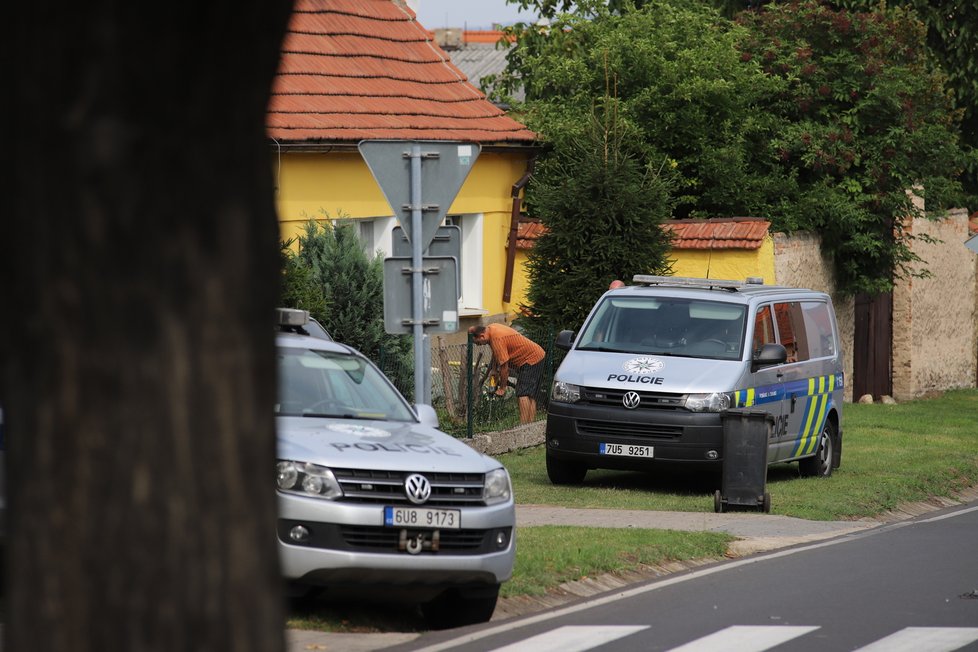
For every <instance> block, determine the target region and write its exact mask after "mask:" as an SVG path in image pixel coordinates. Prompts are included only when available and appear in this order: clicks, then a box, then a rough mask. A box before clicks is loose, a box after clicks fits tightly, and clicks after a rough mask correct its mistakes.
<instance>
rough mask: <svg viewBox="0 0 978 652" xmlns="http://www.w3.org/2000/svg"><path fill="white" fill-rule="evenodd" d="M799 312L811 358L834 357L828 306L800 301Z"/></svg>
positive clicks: (815, 302) (833, 337)
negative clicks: (803, 323)
mask: <svg viewBox="0 0 978 652" xmlns="http://www.w3.org/2000/svg"><path fill="white" fill-rule="evenodd" d="M801 311H802V315H803V318H804V321H805V331H806V332H807V333H808V346H809V351H810V353H811V357H813V358H827V357H831V356H833V355H835V334H834V333H833V332H832V315H830V314H829V306H828V304H826V303H822V302H821V301H802V302H801Z"/></svg>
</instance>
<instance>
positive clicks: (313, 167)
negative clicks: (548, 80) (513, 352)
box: [273, 152, 527, 316]
mask: <svg viewBox="0 0 978 652" xmlns="http://www.w3.org/2000/svg"><path fill="white" fill-rule="evenodd" d="M526 160H527V156H526V155H525V154H519V153H513V154H509V153H495V152H483V153H481V154H480V156H479V158H478V159H477V160H476V162H475V165H474V167H473V168H472V172H471V173H470V174H469V176H468V177H467V178H466V180H465V183H463V184H462V188H461V189H460V190H459V193H458V195H457V196H456V197H455V200H454V201H453V202H452V205H451V207H450V208H449V211H448V212H449V213H450V214H481V215H482V216H483V229H482V231H483V254H482V255H483V274H482V301H483V305H482V307H483V309H484V310H485V311H486V313H487V315H489V316H493V315H498V314H502V313H506V312H512V311H513V310H515V309H516V306H518V303H517V302H518V301H523V294H519V295H517V294H515V293H514V296H513V302H511V303H509V304H503V301H502V294H503V281H504V279H505V274H506V244H507V240H508V237H509V223H510V216H511V213H512V207H513V202H512V197H511V194H512V187H513V184H514V183H516V181H517V180H519V178H520V177H522V176H523V174H524V173H525V172H526ZM273 166H274V174H275V179H276V187H277V190H278V193H277V208H278V214H279V227H280V233H281V236H282V238H283V239H288V238H292V237H295V236H297V235H299V234H300V233H302V229H303V225H304V224H305V223H306V221H308V220H309V219H310V218H318V219H322V218H324V217H326V215H327V214H328V216H329V217H331V218H336V217H339V216H344V217H350V218H374V217H385V216H390V215H391V209H390V206H388V204H387V201H386V199H385V198H384V195H383V193H382V192H381V190H380V188H379V187H378V186H377V183H376V181H374V178H373V175H372V174H371V173H370V169H369V168H368V167H367V164H366V163H365V162H364V161H363V159H362V158H361V157H360V154H359V153H358V152H334V153H289V154H282V155H281V156H279V155H278V154H275V156H274V157H273ZM324 212H325V213H324ZM516 276H517V277H518V278H521V279H522V278H524V276H525V275H524V274H523V273H522V268H521V266H519V265H518V266H517V269H516ZM514 286H515V283H514ZM510 306H512V308H510Z"/></svg>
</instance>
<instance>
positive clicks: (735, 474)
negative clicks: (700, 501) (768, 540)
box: [713, 408, 774, 513]
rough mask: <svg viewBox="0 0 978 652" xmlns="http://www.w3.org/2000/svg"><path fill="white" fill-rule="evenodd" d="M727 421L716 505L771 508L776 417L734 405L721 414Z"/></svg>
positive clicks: (722, 508) (719, 508)
mask: <svg viewBox="0 0 978 652" xmlns="http://www.w3.org/2000/svg"><path fill="white" fill-rule="evenodd" d="M721 421H722V423H723V477H722V480H721V483H720V486H721V488H720V489H718V490H717V491H716V492H715V493H714V494H713V509H714V511H717V512H724V511H726V509H727V507H728V506H730V505H738V506H743V507H754V508H759V509H761V510H763V511H764V512H765V513H767V512H770V511H771V494H769V493H768V492H767V444H768V439H769V437H770V436H771V431H772V429H773V428H774V417H773V416H772V415H771V414H769V413H767V412H764V411H762V410H756V409H752V408H733V409H730V410H726V411H725V412H724V413H723V414H722V415H721Z"/></svg>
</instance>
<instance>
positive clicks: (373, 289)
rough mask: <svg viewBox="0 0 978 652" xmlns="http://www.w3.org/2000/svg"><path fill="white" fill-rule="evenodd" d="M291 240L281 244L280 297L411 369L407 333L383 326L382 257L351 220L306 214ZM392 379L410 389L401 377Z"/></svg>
mask: <svg viewBox="0 0 978 652" xmlns="http://www.w3.org/2000/svg"><path fill="white" fill-rule="evenodd" d="M294 244H295V245H296V248H295V250H293V249H292V245H293V243H292V242H291V241H290V242H287V243H284V244H283V284H282V301H283V303H284V304H286V305H287V306H288V307H292V308H302V309H304V310H308V311H309V312H310V314H312V316H313V317H315V318H316V319H317V320H319V322H320V323H321V324H323V326H325V327H326V330H328V331H329V333H330V335H332V336H333V338H334V339H335V340H337V341H339V342H343V343H345V344H349V345H350V346H352V347H354V348H356V349H358V350H359V351H361V352H362V353H363V354H364V355H366V356H367V357H369V358H371V359H372V360H374V361H377V362H380V361H381V358H382V357H383V358H389V357H391V356H393V359H395V360H396V361H397V363H396V364H393V365H391V366H392V367H394V368H397V369H402V370H403V369H406V370H407V371H406V372H405V373H406V374H410V373H412V371H411V370H412V369H413V368H414V365H413V358H412V351H413V348H412V342H411V339H410V338H408V337H404V336H400V335H391V334H388V333H387V332H386V331H385V330H384V267H383V264H384V263H383V258H381V257H380V256H376V257H374V258H370V257H369V256H368V255H367V252H365V251H364V249H363V245H362V244H361V242H360V238H359V236H358V234H357V230H356V228H355V226H354V225H353V224H352V223H351V222H349V221H342V220H340V221H332V220H330V219H329V216H328V215H326V216H325V219H323V220H314V219H310V220H309V221H308V222H307V223H306V224H305V232H304V233H303V234H302V235H300V236H298V238H297V242H296V243H294ZM385 366H386V365H385ZM392 380H394V381H395V384H397V386H398V387H399V388H401V390H402V391H408V392H409V391H410V387H409V386H407V385H405V383H404V379H402V378H397V379H392Z"/></svg>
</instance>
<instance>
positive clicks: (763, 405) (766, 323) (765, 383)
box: [734, 305, 785, 463]
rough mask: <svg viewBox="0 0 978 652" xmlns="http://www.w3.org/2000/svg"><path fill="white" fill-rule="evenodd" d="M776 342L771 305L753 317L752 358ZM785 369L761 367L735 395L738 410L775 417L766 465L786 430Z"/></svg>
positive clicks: (760, 308)
mask: <svg viewBox="0 0 978 652" xmlns="http://www.w3.org/2000/svg"><path fill="white" fill-rule="evenodd" d="M774 342H777V335H776V330H775V321H774V313H773V309H772V307H771V306H770V305H764V306H760V307H759V308H758V309H757V313H756V314H755V315H754V334H753V340H752V343H751V357H753V356H754V355H756V354H757V352H758V351H760V349H761V347H762V346H764V345H765V344H771V343H774ZM783 366H784V365H775V366H773V367H763V368H761V369H758V370H757V371H755V372H753V373H752V374H750V375H749V378H750V381H749V386H748V388H747V389H744V390H740V391H737V392H734V403H735V405H736V406H737V407H753V406H756V407H757V408H758V409H760V410H764V411H765V412H768V413H770V414H771V416H773V417H774V429H773V431H772V433H771V440H770V442H769V446H768V455H767V459H768V462H769V463H770V462H774V461H776V460H777V459H779V458H777V454H778V451H779V449H778V446H777V444H778V442H779V441H780V438H781V437H782V436H783V431H784V430H785V417H784V414H783V405H782V403H783V398H784V379H783V375H782V371H783Z"/></svg>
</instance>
